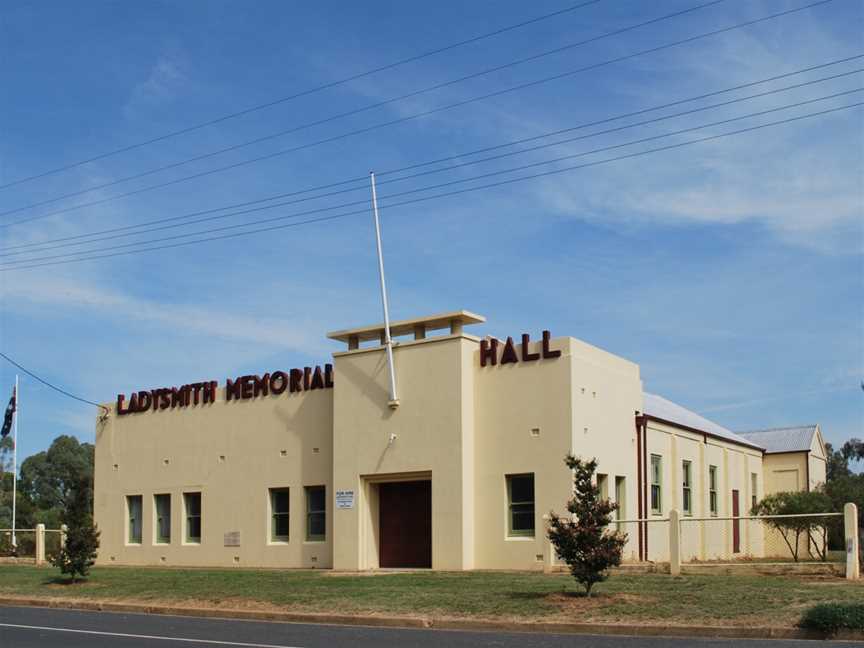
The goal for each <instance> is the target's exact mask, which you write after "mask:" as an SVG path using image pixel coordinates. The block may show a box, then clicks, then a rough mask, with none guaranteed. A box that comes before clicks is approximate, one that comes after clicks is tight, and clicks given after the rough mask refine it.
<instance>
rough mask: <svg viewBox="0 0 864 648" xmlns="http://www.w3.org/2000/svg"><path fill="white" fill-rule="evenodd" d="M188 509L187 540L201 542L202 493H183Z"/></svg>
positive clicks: (186, 508)
mask: <svg viewBox="0 0 864 648" xmlns="http://www.w3.org/2000/svg"><path fill="white" fill-rule="evenodd" d="M183 507H184V508H185V510H186V542H188V543H189V544H201V493H183Z"/></svg>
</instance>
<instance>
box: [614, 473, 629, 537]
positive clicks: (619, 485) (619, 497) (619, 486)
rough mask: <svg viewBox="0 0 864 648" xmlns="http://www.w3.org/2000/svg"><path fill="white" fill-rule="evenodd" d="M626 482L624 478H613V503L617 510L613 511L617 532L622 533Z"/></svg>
mask: <svg viewBox="0 0 864 648" xmlns="http://www.w3.org/2000/svg"><path fill="white" fill-rule="evenodd" d="M626 483H627V482H626V481H625V478H624V477H616V478H615V503H616V504H617V505H618V508H617V509H615V519H616V520H618V527H617V528H618V530H619V531H623V530H624V525H623V524H621V520H623V519H625V516H626V510H625V508H626V505H627V495H626V493H627V490H626Z"/></svg>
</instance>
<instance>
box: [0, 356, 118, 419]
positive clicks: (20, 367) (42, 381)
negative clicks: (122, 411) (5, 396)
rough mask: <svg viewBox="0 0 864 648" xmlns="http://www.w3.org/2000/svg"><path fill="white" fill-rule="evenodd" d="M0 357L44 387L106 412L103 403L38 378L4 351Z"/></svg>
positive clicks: (106, 409)
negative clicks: (71, 392)
mask: <svg viewBox="0 0 864 648" xmlns="http://www.w3.org/2000/svg"><path fill="white" fill-rule="evenodd" d="M0 358H3V359H4V360H6V362H8V363H9V364H11V365H14V366H16V367H18V369H20V370H21V371H23V372H24V373H25V374H27V375H28V376H30V377H31V378H34V379H36V380H38V381H39V382H40V383H42V384H43V385H45V386H46V387H50V388H51V389H53V390H54V391H56V392H58V393H60V394H63V395H64V396H67V397H68V398H71V399H73V400H76V401H79V402H81V403H87V404H88V405H95V406H96V407H100V408H102V409H103V410H105V412H106V413H107V412H108V408H107V407H105V406H104V405H100V404H99V403H94V402H93V401H91V400H87V399H86V398H81V397H80V396H76V395H75V394H70V393H69V392H68V391H66V390H65V389H61V388H60V387H58V386H57V385H52V384H51V383H50V382H48V381H47V380H45V379H44V378H40V377H39V376H37V375H36V374H35V373H33V372H32V371H30V370H29V369H27V368H26V367H22V366H21V365H20V364H18V363H17V362H15V361H14V360H13V359H12V358H10V357H9V356H8V355H6V354H5V353H2V352H0Z"/></svg>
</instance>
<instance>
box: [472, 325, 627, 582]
mask: <svg viewBox="0 0 864 648" xmlns="http://www.w3.org/2000/svg"><path fill="white" fill-rule="evenodd" d="M550 348H551V349H553V350H560V351H561V352H562V353H561V357H559V358H551V359H541V360H538V361H534V362H519V363H514V364H508V365H503V366H502V365H497V366H486V367H483V368H481V367H480V366H479V353H478V354H475V361H474V368H475V371H476V372H477V373H476V379H475V395H476V396H475V398H476V400H475V404H476V407H475V412H476V419H475V420H476V426H475V433H476V445H475V451H476V459H475V465H476V471H475V488H476V502H475V507H476V508H475V511H476V513H475V520H476V523H475V539H476V545H475V552H476V567H477V568H481V569H503V568H511V569H512V568H520V569H525V568H531V567H537V568H540V567H542V566H543V564H544V563H545V564H547V565H548V564H551V563H553V562H555V560H554V557H553V555H552V550H551V546H550V543H549V541H548V540H547V539H546V532H545V529H546V523H545V519H544V517H545V515H546V514H547V513H548V512H549V511H552V510H554V511H555V512H556V513H558V514H563V513H566V509H565V506H566V503H567V500H568V499H569V497H570V493H571V492H572V485H573V484H572V475H571V473H570V471H569V470H568V469H567V467H566V465H565V464H564V457H565V455H566V454H567V453H568V452H572V453H573V454H574V455H576V456H579V457H582V458H585V459H590V458H594V457H596V458H597V459H598V472H601V473H606V474H608V475H609V480H610V495H612V494H613V493H614V483H615V482H614V478H615V476H616V475H618V476H623V477H625V478H626V480H627V482H626V484H627V488H628V489H629V490H628V494H627V497H626V499H627V500H629V501H632V502H634V503H635V502H636V474H635V471H636V467H635V457H636V450H635V431H634V424H633V414H634V412H635V410H636V409H638V408H639V407H640V406H641V394H642V385H641V382H640V380H639V369H638V366H636V365H635V364H633V363H630V362H627V361H625V360H622V359H621V358H618V357H616V356H613V355H612V354H609V353H607V352H605V351H602V350H600V349H597V348H595V347H592V346H590V345H588V344H585V343H584V342H580V341H579V340H575V339H573V338H556V339H553V340H552V341H551V342H550ZM517 350H518V352H519V353H520V354H521V345H519V346H518V348H517ZM539 351H540V343H534V344H531V345H529V352H539ZM622 446H624V447H625V448H626V450H624V451H623V452H622ZM520 473H533V474H534V493H535V509H534V511H535V520H534V529H535V534H534V537H533V538H524V537H508V534H507V514H508V512H507V492H506V475H508V474H520Z"/></svg>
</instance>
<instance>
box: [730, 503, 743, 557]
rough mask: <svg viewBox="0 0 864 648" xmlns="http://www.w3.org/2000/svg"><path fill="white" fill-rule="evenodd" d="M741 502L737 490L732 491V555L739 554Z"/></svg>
mask: <svg viewBox="0 0 864 648" xmlns="http://www.w3.org/2000/svg"><path fill="white" fill-rule="evenodd" d="M740 517H741V502H740V493H739V491H738V489H736V488H733V489H732V553H733V554H737V553H741V521H740V519H739V518H740Z"/></svg>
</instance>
